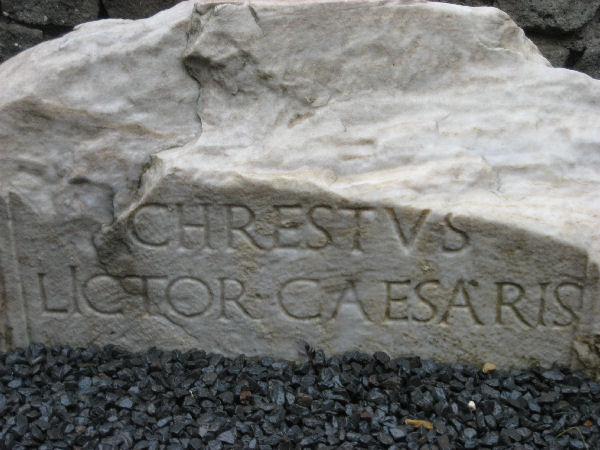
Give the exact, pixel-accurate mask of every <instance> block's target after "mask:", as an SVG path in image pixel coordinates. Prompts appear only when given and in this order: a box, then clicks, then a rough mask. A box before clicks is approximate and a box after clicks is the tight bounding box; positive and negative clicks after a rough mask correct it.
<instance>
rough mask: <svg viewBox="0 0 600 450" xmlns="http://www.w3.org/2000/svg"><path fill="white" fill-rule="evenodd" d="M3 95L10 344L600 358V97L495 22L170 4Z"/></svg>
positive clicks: (36, 62) (1, 199) (9, 77)
mask: <svg viewBox="0 0 600 450" xmlns="http://www.w3.org/2000/svg"><path fill="white" fill-rule="evenodd" d="M0 85H1V86H3V88H2V90H1V91H0V142H1V143H2V147H1V151H2V153H1V155H0V158H2V160H1V161H2V162H1V166H0V175H1V178H0V194H1V196H0V258H1V259H2V264H0V267H2V268H3V274H2V275H3V279H4V290H3V291H0V292H4V293H5V295H4V305H5V312H6V314H5V319H4V321H5V332H4V344H3V345H4V346H5V347H10V346H16V345H25V344H26V343H27V342H29V341H32V340H33V341H42V342H46V343H55V342H76V343H79V344H82V345H83V344H86V343H88V342H96V343H99V344H104V343H109V342H111V343H117V344H120V345H123V346H126V347H128V348H132V349H142V348H145V347H147V346H149V345H159V346H164V347H194V346H199V347H203V348H209V349H211V350H213V351H220V352H224V353H226V354H235V353H239V352H244V353H246V354H249V355H256V354H265V353H267V354H272V355H277V356H283V357H286V358H294V357H297V356H298V345H297V341H298V340H300V339H303V340H306V341H308V342H310V343H311V344H312V345H314V346H316V347H320V348H324V349H325V350H326V351H327V352H339V351H344V350H348V349H361V350H364V351H375V350H384V351H388V352H390V353H392V354H414V353H417V354H420V355H421V356H425V357H434V358H437V359H441V360H447V361H454V360H457V359H463V360H469V361H471V362H484V361H493V362H494V363H496V364H497V365H498V366H499V367H503V366H526V365H529V364H532V363H545V364H548V363H552V362H555V361H556V362H559V363H562V364H568V365H572V366H573V367H581V366H584V367H586V366H587V367H588V368H590V366H594V365H596V363H595V362H594V361H597V360H598V358H597V357H596V356H595V355H594V354H593V352H594V350H593V348H594V347H593V345H592V346H590V345H589V343H590V342H593V340H594V336H595V335H596V334H598V333H599V332H600V329H599V326H598V319H600V310H599V307H598V304H599V301H600V293H599V275H598V262H599V260H600V127H599V126H598V124H599V123H600V82H599V81H597V80H593V79H591V78H589V77H588V76H586V75H583V74H580V73H576V72H572V71H569V70H564V69H553V68H551V67H550V65H549V64H548V62H547V61H546V60H545V59H544V58H543V57H542V56H541V55H540V53H539V51H538V50H537V48H536V47H535V46H534V45H533V44H532V43H531V42H530V41H528V40H527V39H526V38H525V36H524V34H523V32H522V31H521V30H520V29H519V28H518V27H517V26H516V25H515V24H514V23H513V22H512V21H511V20H510V19H509V17H508V16H507V15H506V14H504V13H502V12H501V11H499V10H497V9H494V8H468V7H460V6H454V5H448V4H442V3H428V2H425V1H408V0H407V1H391V2H390V1H386V2H367V1H360V0H357V1H347V2H335V3H334V2H324V1H301V2H293V3H292V2H284V1H257V2H252V3H251V4H234V3H227V4H225V3H223V4H214V3H207V2H198V3H197V4H196V5H194V2H184V3H181V4H179V5H178V6H176V7H175V8H173V9H171V10H169V11H166V12H163V13H160V14H158V15H157V16H155V17H153V18H150V19H146V20H142V21H132V22H130V21H103V22H98V23H92V24H87V25H84V26H82V27H80V28H79V29H78V30H76V31H75V32H74V33H71V34H69V35H67V36H65V37H63V38H61V39H57V40H55V41H51V42H49V43H45V44H42V45H40V46H38V47H36V48H34V49H32V50H30V51H28V52H24V53H22V54H20V55H18V56H17V57H15V58H13V59H11V60H9V61H7V62H6V63H5V64H3V65H0ZM590 361H591V362H590Z"/></svg>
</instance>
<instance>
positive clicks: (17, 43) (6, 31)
mask: <svg viewBox="0 0 600 450" xmlns="http://www.w3.org/2000/svg"><path fill="white" fill-rule="evenodd" d="M42 38H43V33H42V32H41V31H40V30H36V29H32V28H27V27H24V26H22V25H17V24H13V23H5V22H0V63H2V62H3V61H5V60H7V59H8V58H10V57H11V56H14V55H16V54H17V53H19V52H20V51H22V50H25V49H26V48H29V47H33V46H34V45H36V44H39V43H40V42H42Z"/></svg>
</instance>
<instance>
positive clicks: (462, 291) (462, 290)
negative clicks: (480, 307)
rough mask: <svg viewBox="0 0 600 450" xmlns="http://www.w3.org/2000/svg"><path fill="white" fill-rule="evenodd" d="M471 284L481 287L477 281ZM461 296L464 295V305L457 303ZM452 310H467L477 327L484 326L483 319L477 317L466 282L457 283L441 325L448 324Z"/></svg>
mask: <svg viewBox="0 0 600 450" xmlns="http://www.w3.org/2000/svg"><path fill="white" fill-rule="evenodd" d="M469 284H470V285H472V286H478V285H479V283H477V281H475V280H471V281H470V282H469ZM459 295H462V297H463V298H464V303H455V302H456V300H457V298H458V296H459ZM452 308H467V309H468V310H469V313H470V314H471V317H472V318H473V320H474V321H475V323H476V324H477V325H483V322H482V321H481V319H479V317H477V313H476V312H475V309H474V308H473V305H472V304H471V296H470V295H469V292H468V291H467V288H466V286H465V282H464V280H458V283H456V286H455V288H454V291H453V292H452V297H451V298H450V302H448V308H447V309H446V312H445V313H444V315H443V316H442V318H441V319H440V321H439V323H445V324H447V323H448V316H449V315H450V310H451V309H452Z"/></svg>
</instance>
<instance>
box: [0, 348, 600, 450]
mask: <svg viewBox="0 0 600 450" xmlns="http://www.w3.org/2000/svg"><path fill="white" fill-rule="evenodd" d="M407 419H409V420H411V419H415V420H425V421H427V422H425V423H423V425H421V426H418V428H417V427H415V426H414V425H411V424H406V422H405V421H406V420H407ZM599 443H600V385H599V384H598V383H596V382H593V381H592V380H590V379H589V378H587V377H585V376H584V375H582V374H580V373H576V372H572V371H570V370H568V369H565V368H561V367H552V368H534V369H532V370H527V371H525V370H513V371H510V372H504V371H493V372H490V373H487V374H484V373H483V372H482V371H481V369H480V368H477V367H473V366H468V365H464V366H463V365H460V364H455V365H453V366H450V365H445V364H439V363H436V362H434V361H431V360H422V359H420V358H418V357H411V358H395V359H391V358H390V357H389V356H388V355H386V354H385V353H375V354H374V355H369V354H365V353H360V352H358V351H351V352H348V353H344V354H343V355H335V356H332V357H330V358H326V357H325V355H324V353H323V352H322V351H318V350H317V351H315V350H312V349H310V348H307V349H306V354H305V356H304V361H303V362H300V363H290V362H285V361H281V360H277V359H273V358H270V357H263V358H258V359H250V358H247V357H245V356H243V355H240V356H238V357H236V358H233V359H232V358H225V357H223V356H221V355H217V354H213V353H206V352H204V351H201V350H193V351H188V352H180V351H168V352H167V351H161V350H157V349H154V348H153V349H150V350H149V351H148V352H146V353H144V354H135V353H129V352H126V351H123V350H121V349H119V348H117V347H113V346H107V347H105V348H103V349H100V348H98V347H94V346H90V347H88V348H71V347H53V348H46V347H44V346H42V345H38V344H32V345H30V346H29V347H28V348H27V349H18V350H15V351H13V352H10V353H1V354H0V447H1V448H40V449H51V448H98V449H116V448H135V449H146V448H148V449H158V448H168V449H176V448H190V449H202V448H208V449H222V448H223V449H225V448H250V449H253V448H256V449H291V448H347V449H351V448H409V449H454V448H477V449H479V448H512V449H516V448H520V449H531V448H574V449H585V448H589V449H594V448H600V446H599Z"/></svg>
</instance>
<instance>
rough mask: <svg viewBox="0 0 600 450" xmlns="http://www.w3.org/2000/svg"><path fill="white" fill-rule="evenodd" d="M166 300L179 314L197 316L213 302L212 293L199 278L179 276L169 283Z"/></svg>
mask: <svg viewBox="0 0 600 450" xmlns="http://www.w3.org/2000/svg"><path fill="white" fill-rule="evenodd" d="M167 300H168V301H169V303H170V304H171V306H172V307H173V309H174V310H175V311H177V312H178V313H179V314H181V315H183V316H186V317H197V316H201V315H202V314H204V313H205V312H206V310H208V308H209V307H210V305H211V304H212V302H213V293H212V291H211V290H210V287H209V286H208V284H206V283H205V282H204V281H203V280H201V279H199V278H191V277H179V278H176V279H174V280H173V281H171V282H170V283H169V286H168V287H167Z"/></svg>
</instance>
